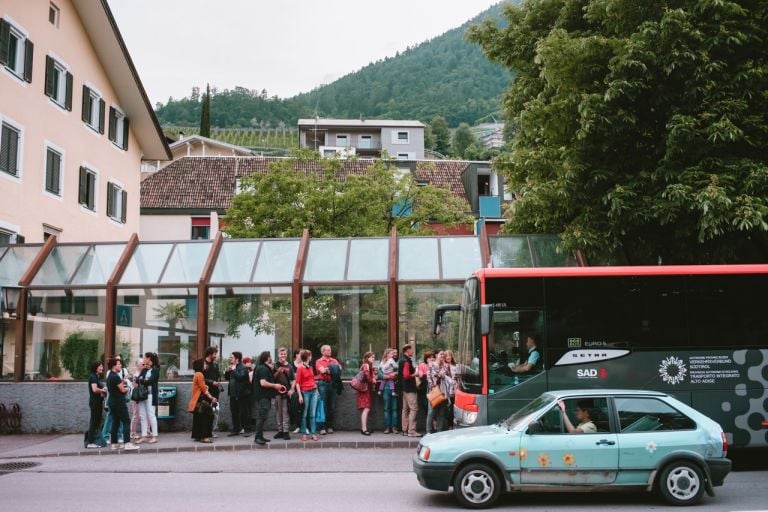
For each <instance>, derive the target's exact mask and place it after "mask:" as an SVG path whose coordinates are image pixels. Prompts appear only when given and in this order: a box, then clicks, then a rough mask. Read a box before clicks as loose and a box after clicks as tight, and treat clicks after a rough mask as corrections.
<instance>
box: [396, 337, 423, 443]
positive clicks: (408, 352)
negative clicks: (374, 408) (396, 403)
mask: <svg viewBox="0 0 768 512" xmlns="http://www.w3.org/2000/svg"><path fill="white" fill-rule="evenodd" d="M398 375H399V376H400V377H399V378H401V382H402V385H401V386H400V387H401V389H402V390H403V412H402V426H403V435H407V436H408V437H421V434H419V433H418V432H416V414H417V413H418V412H419V406H418V401H417V400H418V399H417V396H416V368H415V367H414V366H413V347H412V346H411V345H406V346H404V347H403V360H402V362H401V366H400V373H399V374H398Z"/></svg>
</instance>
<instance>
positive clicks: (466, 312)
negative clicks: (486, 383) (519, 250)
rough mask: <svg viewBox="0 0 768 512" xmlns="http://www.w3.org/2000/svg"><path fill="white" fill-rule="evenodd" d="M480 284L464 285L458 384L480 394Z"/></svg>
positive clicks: (463, 389) (458, 352) (481, 379)
mask: <svg viewBox="0 0 768 512" xmlns="http://www.w3.org/2000/svg"><path fill="white" fill-rule="evenodd" d="M478 288H479V283H478V281H477V279H476V278H471V279H468V280H467V281H466V283H464V292H463V293H462V297H461V316H460V318H459V340H458V350H457V358H456V359H457V366H458V379H457V380H458V383H459V386H460V388H461V390H462V391H465V392H467V393H480V392H481V391H482V385H483V377H482V375H483V374H482V367H481V365H482V364H483V358H482V351H481V343H482V338H481V336H480V335H479V325H478V318H479V312H480V301H479V299H478Z"/></svg>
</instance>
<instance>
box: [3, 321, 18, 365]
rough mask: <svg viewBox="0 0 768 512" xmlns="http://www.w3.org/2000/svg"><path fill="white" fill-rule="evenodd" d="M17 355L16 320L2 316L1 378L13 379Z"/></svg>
mask: <svg viewBox="0 0 768 512" xmlns="http://www.w3.org/2000/svg"><path fill="white" fill-rule="evenodd" d="M15 357H16V320H15V319H11V318H8V317H0V380H10V379H13V360H14V358H15Z"/></svg>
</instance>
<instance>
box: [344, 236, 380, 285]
mask: <svg viewBox="0 0 768 512" xmlns="http://www.w3.org/2000/svg"><path fill="white" fill-rule="evenodd" d="M351 243H352V245H351V247H350V250H349V270H348V271H347V279H348V280H350V281H386V280H387V277H389V275H388V270H389V239H387V238H381V239H358V240H352V241H351Z"/></svg>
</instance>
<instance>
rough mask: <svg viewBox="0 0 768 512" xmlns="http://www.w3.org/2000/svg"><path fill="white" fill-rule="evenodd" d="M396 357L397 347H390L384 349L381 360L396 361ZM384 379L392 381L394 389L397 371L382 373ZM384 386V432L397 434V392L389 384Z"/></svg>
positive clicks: (382, 393)
mask: <svg viewBox="0 0 768 512" xmlns="http://www.w3.org/2000/svg"><path fill="white" fill-rule="evenodd" d="M396 357H397V349H394V348H388V349H386V350H385V351H384V356H383V357H382V358H381V360H382V361H388V360H392V361H394V360H395V358H396ZM382 380H383V381H390V382H392V383H393V386H392V388H393V389H394V383H395V381H396V380H397V371H394V372H390V373H388V374H387V373H382ZM383 388H384V391H382V392H381V398H382V399H383V400H384V433H385V434H389V433H390V432H391V433H394V434H397V432H398V430H397V394H396V393H394V392H390V391H389V389H388V386H383Z"/></svg>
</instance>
